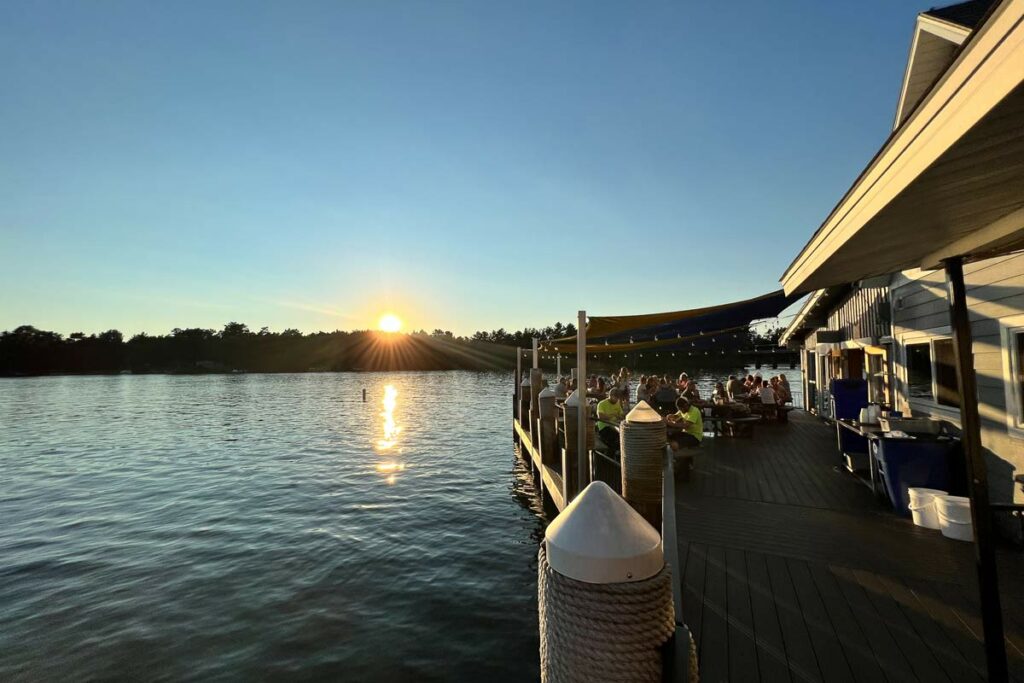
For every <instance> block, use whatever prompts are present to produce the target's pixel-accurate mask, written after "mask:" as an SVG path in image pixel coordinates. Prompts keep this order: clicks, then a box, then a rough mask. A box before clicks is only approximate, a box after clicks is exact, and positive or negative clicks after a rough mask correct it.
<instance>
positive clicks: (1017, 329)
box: [999, 315, 1024, 439]
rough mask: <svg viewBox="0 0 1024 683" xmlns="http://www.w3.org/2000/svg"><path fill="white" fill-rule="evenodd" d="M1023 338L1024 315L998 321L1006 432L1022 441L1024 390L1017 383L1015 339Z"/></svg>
mask: <svg viewBox="0 0 1024 683" xmlns="http://www.w3.org/2000/svg"><path fill="white" fill-rule="evenodd" d="M1018 336H1024V315H1014V316H1010V317H1007V318H1002V319H1001V320H1000V321H999V346H1000V352H1001V353H1000V355H1001V356H1002V357H1003V389H1004V392H1005V396H1006V402H1005V406H1004V412H1005V413H1006V432H1007V434H1009V435H1010V436H1012V437H1014V438H1017V439H1024V419H1022V413H1024V389H1022V388H1021V386H1020V384H1019V383H1018V382H1017V379H1016V378H1017V373H1018V372H1020V371H1021V368H1020V367H1019V365H1018V364H1019V363H1021V360H1019V359H1018V358H1017V357H1016V353H1015V352H1016V348H1017V337H1018Z"/></svg>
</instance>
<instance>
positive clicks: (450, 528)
mask: <svg viewBox="0 0 1024 683" xmlns="http://www.w3.org/2000/svg"><path fill="white" fill-rule="evenodd" d="M510 387H511V376H505V375H497V374H476V373H464V372H463V373H460V372H452V373H373V374H304V375H233V376H200V377H186V376H118V377H46V378H34V379H11V380H0V520H2V524H0V680H54V679H58V678H59V679H63V680H85V679H98V678H104V679H136V680H138V679H146V680H155V679H168V680H211V679H235V680H242V679H254V678H261V679H262V678H294V679H325V680H338V679H345V680H419V681H424V680H483V679H485V678H486V679H488V680H490V681H505V680H507V681H521V680H530V679H535V678H536V676H537V667H538V663H537V647H538V642H537V621H536V620H537V615H536V576H535V572H536V552H537V542H538V539H539V538H540V535H541V534H542V528H543V527H542V525H543V522H542V520H541V518H540V517H539V516H538V514H537V513H536V511H535V510H534V509H532V506H535V498H534V497H533V491H532V488H531V487H530V485H529V483H528V481H527V477H526V475H525V474H524V472H523V470H522V469H521V468H520V467H519V466H518V465H517V464H516V461H515V459H514V457H513V454H512V448H511V428H510V425H509V415H510V410H511V401H510ZM363 388H365V389H366V391H367V402H366V403H363V402H362V401H361V400H360V392H361V390H362V389H363Z"/></svg>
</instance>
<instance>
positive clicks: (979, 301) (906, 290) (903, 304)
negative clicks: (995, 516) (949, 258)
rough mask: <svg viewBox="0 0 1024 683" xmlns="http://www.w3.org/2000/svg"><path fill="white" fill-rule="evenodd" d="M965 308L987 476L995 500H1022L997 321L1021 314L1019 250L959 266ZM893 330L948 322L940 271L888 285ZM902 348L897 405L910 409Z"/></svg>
mask: <svg viewBox="0 0 1024 683" xmlns="http://www.w3.org/2000/svg"><path fill="white" fill-rule="evenodd" d="M964 282H965V285H966V288H967V300H968V313H969V316H970V321H971V332H972V335H973V337H974V347H973V349H974V369H975V372H976V373H977V379H978V410H979V413H980V414H981V419H982V433H981V440H982V445H983V446H984V447H985V449H986V450H987V451H988V456H989V482H990V487H991V491H992V496H993V500H994V501H996V502H1010V501H1015V502H1024V494H1022V493H1021V491H1020V487H1019V486H1014V484H1013V476H1014V474H1017V473H1021V472H1024V439H1021V438H1019V437H1018V436H1016V435H1014V434H1013V432H1011V430H1009V429H1008V428H1007V424H1006V410H1007V406H1006V395H1005V384H1004V382H1005V380H1004V372H1005V368H1004V365H1005V359H1004V352H1003V344H1002V339H1001V336H1000V335H1001V330H1000V325H999V322H1000V320H1003V319H1005V318H1007V317H1009V316H1015V315H1021V314H1024V254H1016V255H1012V256H1007V257H1000V258H996V259H989V260H987V261H980V262H978V263H972V264H969V265H968V266H965V268H964ZM891 296H892V300H893V336H895V337H896V339H897V340H899V339H901V337H902V336H903V335H906V334H908V333H914V332H924V331H926V330H932V329H934V328H944V329H946V330H948V327H949V302H948V299H947V294H946V278H945V274H944V273H943V271H933V272H928V273H925V274H923V275H921V276H920V277H918V278H917V279H914V280H912V281H910V282H908V283H906V284H901V285H900V286H898V287H895V288H894V289H893V290H892V294H891ZM902 361H903V353H902V349H900V351H899V352H898V353H897V354H896V363H897V365H898V366H899V368H898V371H897V375H898V377H899V379H898V381H897V387H898V394H899V396H900V407H901V408H903V409H904V410H909V409H910V405H909V403H908V402H907V401H906V387H905V386H904V385H903V382H902V378H903V377H904V376H905V371H906V370H905V368H903V367H902ZM913 412H914V413H915V414H918V415H922V414H926V415H932V416H935V417H942V418H944V419H952V421H954V422H959V414H958V413H957V412H956V411H947V410H942V409H927V408H923V407H921V406H920V405H919V404H917V403H915V405H914V410H913Z"/></svg>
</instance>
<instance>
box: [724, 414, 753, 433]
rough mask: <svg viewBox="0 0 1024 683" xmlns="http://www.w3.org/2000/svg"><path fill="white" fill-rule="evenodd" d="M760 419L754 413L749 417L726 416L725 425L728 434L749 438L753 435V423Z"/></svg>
mask: <svg viewBox="0 0 1024 683" xmlns="http://www.w3.org/2000/svg"><path fill="white" fill-rule="evenodd" d="M760 421H761V418H760V417H757V416H756V415H751V416H750V417H730V418H726V420H725V426H726V427H727V428H728V430H729V436H734V437H741V436H742V437H748V438H750V437H753V436H754V425H756V424H757V423H758V422H760Z"/></svg>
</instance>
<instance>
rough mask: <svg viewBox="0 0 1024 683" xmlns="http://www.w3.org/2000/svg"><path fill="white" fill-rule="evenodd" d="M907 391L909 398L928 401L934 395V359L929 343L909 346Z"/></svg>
mask: <svg viewBox="0 0 1024 683" xmlns="http://www.w3.org/2000/svg"><path fill="white" fill-rule="evenodd" d="M907 390H908V397H909V398H922V399H925V400H928V401H931V400H933V399H934V398H935V397H934V395H933V394H932V357H931V348H930V344H928V342H925V343H923V344H907Z"/></svg>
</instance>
